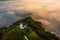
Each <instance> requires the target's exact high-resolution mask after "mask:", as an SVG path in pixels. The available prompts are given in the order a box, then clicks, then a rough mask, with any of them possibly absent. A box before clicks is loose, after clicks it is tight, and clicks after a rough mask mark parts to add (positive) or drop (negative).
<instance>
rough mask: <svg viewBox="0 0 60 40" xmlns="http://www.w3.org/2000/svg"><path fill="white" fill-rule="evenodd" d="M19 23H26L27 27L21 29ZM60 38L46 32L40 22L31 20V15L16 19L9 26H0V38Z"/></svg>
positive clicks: (43, 39)
mask: <svg viewBox="0 0 60 40" xmlns="http://www.w3.org/2000/svg"><path fill="white" fill-rule="evenodd" d="M20 23H25V24H27V28H25V29H21V28H20ZM24 36H27V38H28V39H29V40H60V39H59V38H58V37H57V36H56V35H55V34H51V33H50V32H46V31H45V30H44V29H43V28H42V23H40V22H37V21H34V20H32V18H31V17H26V18H25V19H22V20H18V21H16V22H14V23H13V24H12V25H10V26H9V27H7V28H6V27H4V28H0V39H1V40H26V39H25V38H24Z"/></svg>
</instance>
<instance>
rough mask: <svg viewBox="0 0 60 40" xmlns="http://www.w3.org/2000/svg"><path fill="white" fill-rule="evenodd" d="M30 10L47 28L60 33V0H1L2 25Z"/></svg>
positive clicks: (24, 14) (11, 21) (0, 20)
mask: <svg viewBox="0 0 60 40" xmlns="http://www.w3.org/2000/svg"><path fill="white" fill-rule="evenodd" d="M29 12H30V13H31V14H32V15H31V16H32V17H33V19H35V20H37V21H39V22H42V23H43V25H44V28H45V29H46V30H48V31H51V32H52V33H56V34H57V35H60V0H8V1H7V0H6V1H5V0H4V1H0V26H1V27H5V26H8V25H10V24H12V23H13V22H14V21H16V20H19V19H21V18H22V17H25V16H27V15H26V14H27V13H29Z"/></svg>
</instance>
